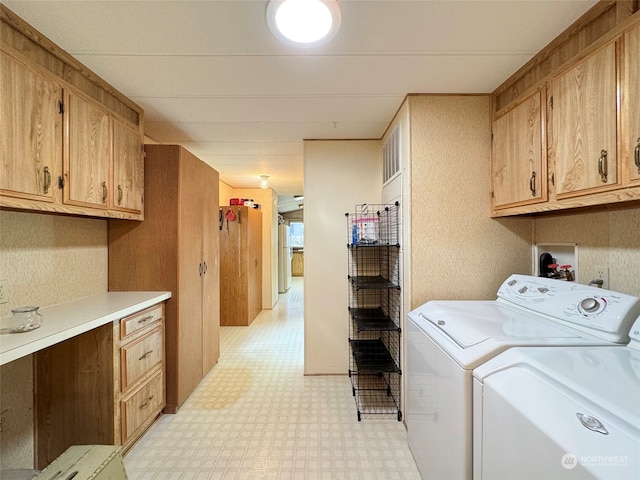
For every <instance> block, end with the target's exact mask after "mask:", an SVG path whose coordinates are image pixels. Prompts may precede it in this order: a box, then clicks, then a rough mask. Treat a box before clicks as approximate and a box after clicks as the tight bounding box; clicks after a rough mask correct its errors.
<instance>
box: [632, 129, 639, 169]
mask: <svg viewBox="0 0 640 480" xmlns="http://www.w3.org/2000/svg"><path fill="white" fill-rule="evenodd" d="M633 161H634V162H635V164H636V167H638V173H640V137H638V142H637V143H636V148H634V149H633Z"/></svg>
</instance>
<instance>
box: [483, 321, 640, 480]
mask: <svg viewBox="0 0 640 480" xmlns="http://www.w3.org/2000/svg"><path fill="white" fill-rule="evenodd" d="M473 388H474V404H473V409H474V412H473V426H474V428H473V431H474V442H473V449H474V452H473V458H474V462H473V463H474V466H473V478H474V480H513V479H514V478H518V479H520V480H539V479H545V480H556V479H558V480H560V479H562V480H564V479H576V480H577V479H580V480H587V479H594V480H595V479H597V480H637V479H639V478H640V318H639V319H638V320H637V321H636V322H635V324H634V325H633V327H632V328H631V342H630V343H629V345H628V346H615V347H575V348H564V349H561V348H547V347H540V348H513V349H510V350H507V351H506V352H504V353H502V354H500V355H498V356H497V357H496V358H494V359H492V360H490V361H489V362H487V363H485V364H484V365H482V366H481V367H479V368H478V369H477V370H475V371H474V387H473Z"/></svg>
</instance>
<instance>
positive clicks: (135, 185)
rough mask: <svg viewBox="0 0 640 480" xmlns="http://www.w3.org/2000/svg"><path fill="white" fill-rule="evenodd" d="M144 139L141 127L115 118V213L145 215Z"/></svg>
mask: <svg viewBox="0 0 640 480" xmlns="http://www.w3.org/2000/svg"><path fill="white" fill-rule="evenodd" d="M142 145H143V140H142V135H141V134H140V130H139V129H138V127H135V126H133V125H129V124H128V123H126V122H124V121H122V120H120V119H117V118H114V119H113V184H112V186H111V192H112V195H111V204H110V208H112V209H113V210H124V211H126V212H131V213H142V204H143V196H144V156H143V150H142Z"/></svg>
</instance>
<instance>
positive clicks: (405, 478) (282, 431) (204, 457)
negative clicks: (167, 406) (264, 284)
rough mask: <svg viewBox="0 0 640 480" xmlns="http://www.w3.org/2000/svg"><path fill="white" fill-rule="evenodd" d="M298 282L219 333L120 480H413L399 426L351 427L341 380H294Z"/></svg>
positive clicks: (369, 421)
mask: <svg viewBox="0 0 640 480" xmlns="http://www.w3.org/2000/svg"><path fill="white" fill-rule="evenodd" d="M302 285H303V282H302V278H294V279H293V284H292V287H291V289H290V290H289V292H287V293H286V294H281V295H280V298H279V301H278V303H277V304H276V306H275V307H274V309H273V310H265V311H263V312H261V313H260V315H259V316H258V318H257V319H256V320H255V321H254V322H253V323H252V324H251V325H250V326H249V327H221V332H220V349H221V351H220V360H219V362H218V364H217V365H216V366H215V367H214V368H213V369H212V370H211V372H209V374H208V375H207V376H206V377H205V378H204V379H203V381H202V382H201V383H200V385H199V386H198V387H197V389H196V390H195V391H194V392H193V394H192V395H191V396H190V397H189V398H188V399H187V401H186V402H185V403H184V405H183V406H182V407H181V408H180V410H179V411H178V413H176V414H175V415H162V416H161V417H160V419H159V420H158V421H157V422H156V423H155V424H154V425H153V426H152V427H151V428H150V429H149V431H148V432H147V433H146V434H145V435H144V436H143V437H142V439H141V440H140V441H139V442H138V444H137V445H135V446H134V448H133V449H131V451H130V452H129V453H128V454H127V455H126V457H125V460H124V463H125V467H126V470H127V475H128V477H129V480H161V479H162V480H165V479H166V480H230V479H279V480H280V479H282V480H284V479H287V480H316V479H318V480H325V479H326V480H347V479H349V480H351V479H354V480H373V479H376V480H378V479H379V480H386V479H402V480H420V474H419V473H418V469H417V467H416V464H415V462H414V460H413V457H412V455H411V452H410V450H409V446H408V444H407V434H406V430H405V427H404V425H403V423H401V422H398V421H397V419H396V418H395V416H394V415H392V416H389V417H386V416H385V417H382V416H374V417H372V416H363V419H362V421H361V422H358V421H357V415H356V407H355V402H354V398H353V396H352V394H351V383H350V380H349V378H348V377H347V376H346V375H344V376H342V375H340V376H304V374H303V300H302V298H303V295H302V294H303V286H302ZM345 341H346V340H345Z"/></svg>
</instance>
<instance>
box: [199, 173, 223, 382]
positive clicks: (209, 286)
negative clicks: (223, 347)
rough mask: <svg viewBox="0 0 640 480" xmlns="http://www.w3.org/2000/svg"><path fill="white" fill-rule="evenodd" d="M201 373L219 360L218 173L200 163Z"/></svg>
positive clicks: (205, 371)
mask: <svg viewBox="0 0 640 480" xmlns="http://www.w3.org/2000/svg"><path fill="white" fill-rule="evenodd" d="M201 165H202V170H203V172H202V179H203V185H202V193H203V207H202V259H203V262H204V264H205V271H204V274H203V276H202V369H203V373H205V374H206V373H207V372H208V371H209V370H211V368H212V367H213V366H214V365H215V364H216V363H217V361H218V357H219V356H220V333H219V332H220V262H219V251H220V231H219V230H218V211H219V210H218V188H219V187H218V172H216V171H215V170H214V169H213V168H211V167H209V166H208V165H206V164H205V163H202V164H201Z"/></svg>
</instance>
